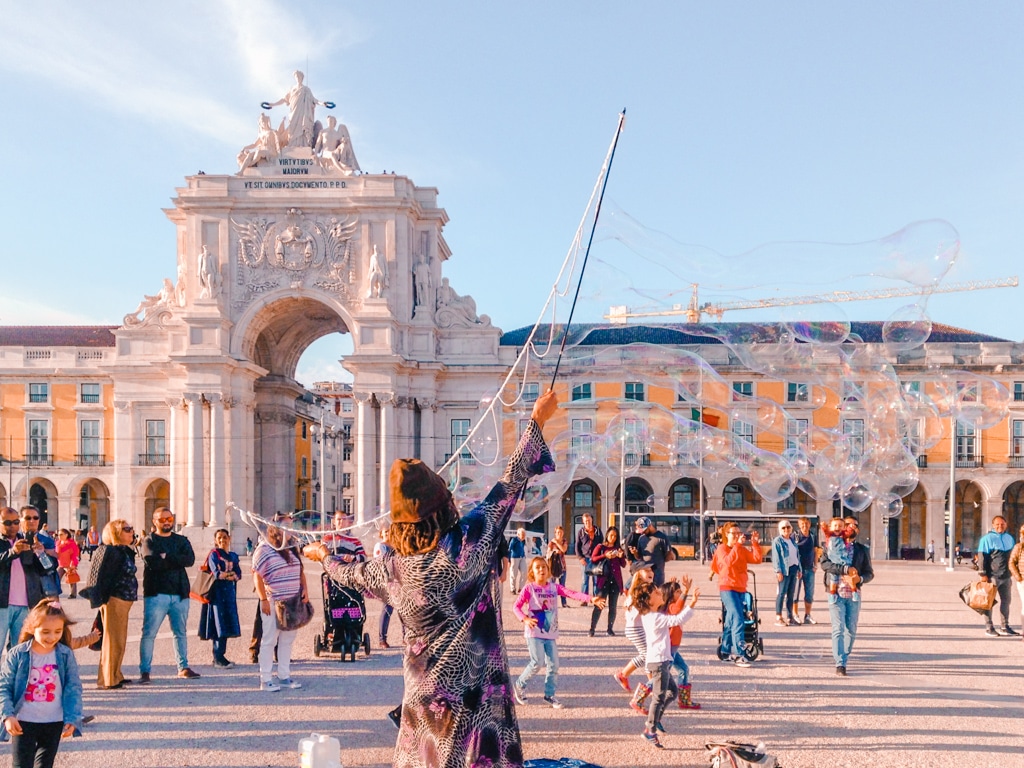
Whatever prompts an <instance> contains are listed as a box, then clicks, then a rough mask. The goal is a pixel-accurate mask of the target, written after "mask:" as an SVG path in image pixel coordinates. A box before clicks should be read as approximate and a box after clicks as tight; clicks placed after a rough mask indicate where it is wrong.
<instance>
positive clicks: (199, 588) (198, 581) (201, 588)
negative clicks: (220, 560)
mask: <svg viewBox="0 0 1024 768" xmlns="http://www.w3.org/2000/svg"><path fill="white" fill-rule="evenodd" d="M207 560H209V558H207ZM216 583H217V574H216V573H214V572H213V571H210V570H207V568H206V563H205V562H204V563H203V564H202V565H201V566H199V572H198V573H197V574H196V577H195V578H194V579H193V580H192V588H191V589H190V590H189V593H188V596H189V597H191V598H192V599H193V600H195V601H196V602H199V603H209V602H210V592H211V591H213V585H214V584H216Z"/></svg>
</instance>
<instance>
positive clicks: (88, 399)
mask: <svg viewBox="0 0 1024 768" xmlns="http://www.w3.org/2000/svg"><path fill="white" fill-rule="evenodd" d="M81 398H82V402H83V403H98V402H99V401H100V385H99V384H83V385H82V392H81Z"/></svg>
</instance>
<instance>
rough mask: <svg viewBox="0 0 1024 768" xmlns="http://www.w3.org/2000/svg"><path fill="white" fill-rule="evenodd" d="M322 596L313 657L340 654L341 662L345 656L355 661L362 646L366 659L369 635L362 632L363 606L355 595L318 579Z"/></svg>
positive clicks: (364, 613)
mask: <svg viewBox="0 0 1024 768" xmlns="http://www.w3.org/2000/svg"><path fill="white" fill-rule="evenodd" d="M320 583H321V586H322V588H323V594H324V626H323V630H322V632H321V634H318V635H317V636H316V637H315V638H313V655H314V656H319V655H320V654H321V653H340V654H341V661H345V657H346V656H348V658H349V661H355V660H356V650H357V649H358V648H359V646H360V645H362V646H363V654H364V655H366V656H369V655H370V634H369V633H368V632H363V622H364V621H366V603H365V602H363V596H362V595H361V594H359V592H358V591H356V590H354V589H350V588H348V587H342V586H339V585H338V584H335V583H334V582H333V581H331V579H330V577H329V576H328V575H327V574H326V573H324V574H323V575H322V576H321V581H320Z"/></svg>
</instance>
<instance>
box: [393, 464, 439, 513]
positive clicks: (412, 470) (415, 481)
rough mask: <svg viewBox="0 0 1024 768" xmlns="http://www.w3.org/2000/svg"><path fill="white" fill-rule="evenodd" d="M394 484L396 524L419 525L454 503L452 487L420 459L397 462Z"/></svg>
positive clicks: (394, 467)
mask: <svg viewBox="0 0 1024 768" xmlns="http://www.w3.org/2000/svg"><path fill="white" fill-rule="evenodd" d="M390 485H391V522H393V523H418V522H420V521H421V520H426V519H427V518H429V517H431V516H433V515H434V514H436V513H437V512H438V511H439V510H441V509H444V508H445V507H448V506H450V505H452V504H453V503H454V501H453V499H452V494H451V491H449V490H448V484H447V483H446V482H445V481H444V480H442V479H441V477H440V476H439V475H438V474H437V473H436V472H434V471H433V470H432V469H430V467H428V466H427V465H426V464H424V463H423V462H422V461H420V460H419V459H396V460H395V463H394V464H392V465H391V477H390Z"/></svg>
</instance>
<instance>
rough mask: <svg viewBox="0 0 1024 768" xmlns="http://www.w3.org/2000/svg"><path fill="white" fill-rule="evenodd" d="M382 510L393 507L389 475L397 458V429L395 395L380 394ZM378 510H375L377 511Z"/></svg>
mask: <svg viewBox="0 0 1024 768" xmlns="http://www.w3.org/2000/svg"><path fill="white" fill-rule="evenodd" d="M379 399H380V511H381V512H385V511H387V510H389V509H391V501H390V497H389V496H390V494H389V491H390V484H389V483H388V477H389V475H390V473H391V464H392V462H393V461H394V460H395V450H396V445H395V443H396V441H397V437H396V431H395V416H396V414H395V396H394V395H390V394H387V395H382V396H380V398H379ZM376 511H377V510H374V512H375V513H376Z"/></svg>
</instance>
